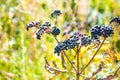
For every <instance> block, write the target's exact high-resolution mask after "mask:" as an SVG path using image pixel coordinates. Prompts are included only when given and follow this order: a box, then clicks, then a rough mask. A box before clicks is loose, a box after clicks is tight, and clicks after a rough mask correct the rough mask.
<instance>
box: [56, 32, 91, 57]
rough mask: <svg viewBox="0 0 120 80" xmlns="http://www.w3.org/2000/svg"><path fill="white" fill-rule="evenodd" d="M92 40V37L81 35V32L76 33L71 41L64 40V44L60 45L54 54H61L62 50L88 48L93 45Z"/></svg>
mask: <svg viewBox="0 0 120 80" xmlns="http://www.w3.org/2000/svg"><path fill="white" fill-rule="evenodd" d="M91 42H92V40H91V37H90V36H86V35H83V34H81V33H80V32H75V33H73V35H71V37H70V38H69V39H66V40H64V41H63V42H61V43H59V44H58V45H57V46H56V47H55V49H54V53H58V55H59V53H60V52H61V51H62V50H68V49H73V48H75V47H77V46H86V45H89V44H91Z"/></svg>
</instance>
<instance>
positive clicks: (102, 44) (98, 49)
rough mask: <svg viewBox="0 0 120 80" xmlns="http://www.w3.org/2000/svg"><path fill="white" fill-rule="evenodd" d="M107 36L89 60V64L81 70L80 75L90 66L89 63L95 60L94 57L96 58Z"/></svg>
mask: <svg viewBox="0 0 120 80" xmlns="http://www.w3.org/2000/svg"><path fill="white" fill-rule="evenodd" d="M105 40H106V38H104V40H103V41H102V43H101V44H100V46H99V47H98V49H97V51H96V52H95V54H94V55H93V57H92V58H91V59H90V61H89V62H88V64H87V65H86V66H85V67H84V68H83V69H82V70H81V72H80V73H79V75H81V74H82V72H83V71H84V70H85V69H86V68H87V67H88V66H89V64H90V63H91V62H92V61H93V59H94V58H95V56H96V54H97V53H98V51H99V50H100V48H101V47H102V45H103V43H104V42H105Z"/></svg>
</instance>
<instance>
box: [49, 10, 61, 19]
mask: <svg viewBox="0 0 120 80" xmlns="http://www.w3.org/2000/svg"><path fill="white" fill-rule="evenodd" d="M61 14H62V12H61V11H60V10H58V9H56V10H54V11H53V12H52V13H51V17H54V16H59V15H61Z"/></svg>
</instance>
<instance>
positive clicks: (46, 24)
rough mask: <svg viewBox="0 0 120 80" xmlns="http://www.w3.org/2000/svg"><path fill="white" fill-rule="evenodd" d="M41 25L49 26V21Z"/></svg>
mask: <svg viewBox="0 0 120 80" xmlns="http://www.w3.org/2000/svg"><path fill="white" fill-rule="evenodd" d="M42 26H51V24H50V23H49V22H45V23H44V24H43V25H42Z"/></svg>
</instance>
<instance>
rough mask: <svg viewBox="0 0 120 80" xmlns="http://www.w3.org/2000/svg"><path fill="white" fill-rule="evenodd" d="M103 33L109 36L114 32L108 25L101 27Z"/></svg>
mask: <svg viewBox="0 0 120 80" xmlns="http://www.w3.org/2000/svg"><path fill="white" fill-rule="evenodd" d="M101 33H102V36H103V37H105V38H106V37H109V36H110V35H111V34H113V33H114V32H113V29H112V27H111V26H108V25H106V26H102V27H101Z"/></svg>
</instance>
